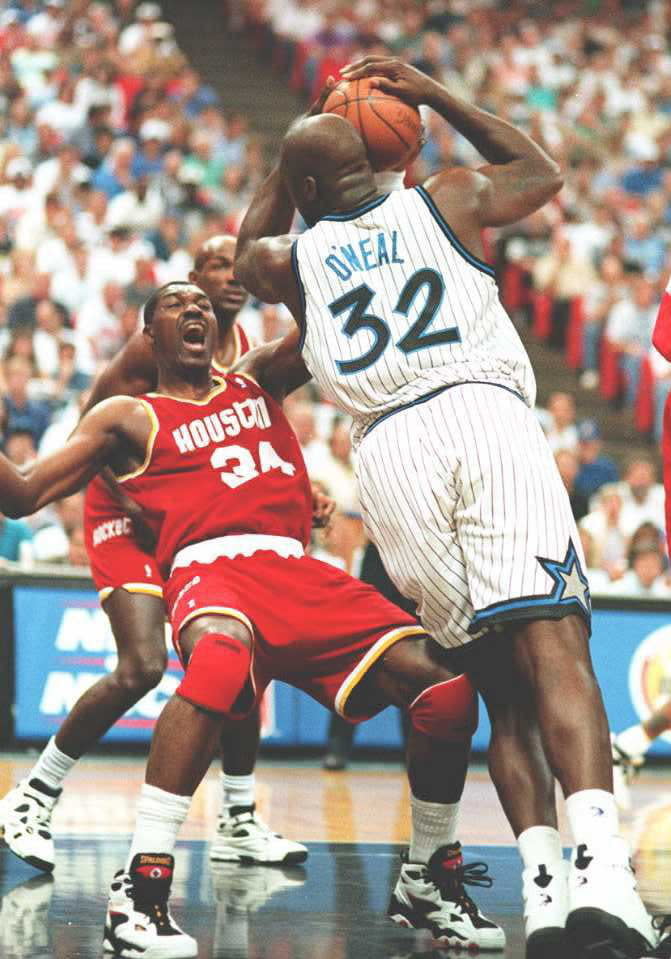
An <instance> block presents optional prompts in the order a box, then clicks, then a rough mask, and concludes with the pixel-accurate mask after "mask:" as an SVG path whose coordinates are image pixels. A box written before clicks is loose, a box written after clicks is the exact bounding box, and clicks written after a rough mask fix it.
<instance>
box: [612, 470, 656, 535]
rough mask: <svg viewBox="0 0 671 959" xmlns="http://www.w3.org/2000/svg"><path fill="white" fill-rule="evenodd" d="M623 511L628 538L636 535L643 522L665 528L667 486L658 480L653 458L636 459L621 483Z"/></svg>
mask: <svg viewBox="0 0 671 959" xmlns="http://www.w3.org/2000/svg"><path fill="white" fill-rule="evenodd" d="M620 490H621V496H622V512H621V514H620V521H619V525H620V529H621V530H622V533H623V535H624V536H626V537H630V536H633V534H634V533H635V531H636V530H637V529H638V528H639V527H640V526H641V525H642V524H643V523H652V524H653V525H654V526H655V527H656V528H657V529H663V528H664V487H663V486H662V484H661V483H658V482H657V469H656V466H655V464H654V463H653V462H652V460H649V459H643V458H637V459H634V460H632V461H631V462H630V463H629V465H628V467H627V470H626V472H625V474H624V481H623V482H622V483H621V484H620Z"/></svg>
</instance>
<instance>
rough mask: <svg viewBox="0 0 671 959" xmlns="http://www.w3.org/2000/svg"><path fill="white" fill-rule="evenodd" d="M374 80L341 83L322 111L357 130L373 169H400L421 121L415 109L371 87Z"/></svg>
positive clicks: (414, 144) (413, 147)
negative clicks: (342, 119) (343, 119)
mask: <svg viewBox="0 0 671 959" xmlns="http://www.w3.org/2000/svg"><path fill="white" fill-rule="evenodd" d="M373 79H375V78H374V77H364V78H363V79H360V80H343V81H342V83H339V84H338V85H337V87H335V89H334V90H333V91H332V92H331V93H330V94H329V96H328V98H327V100H326V102H325V103H324V107H323V112H324V113H335V114H337V115H338V116H339V117H344V118H345V119H346V120H349V122H350V123H351V124H352V126H354V127H356V129H357V130H358V131H359V133H360V134H361V138H362V140H363V142H364V143H365V145H366V149H367V150H368V156H369V158H370V162H371V166H372V167H373V169H374V170H391V169H393V168H395V167H402V166H403V165H404V161H406V160H408V159H409V158H410V156H411V155H412V153H413V152H414V151H415V150H416V148H417V145H418V143H419V139H420V136H421V133H422V121H421V119H420V116H419V111H418V110H417V108H416V107H413V106H410V105H409V104H407V103H404V102H403V100H399V99H398V97H394V96H392V95H391V94H389V93H384V92H383V91H382V90H379V89H378V88H377V87H374V86H373V87H371V82H372V80H373Z"/></svg>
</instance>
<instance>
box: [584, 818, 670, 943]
mask: <svg viewBox="0 0 671 959" xmlns="http://www.w3.org/2000/svg"><path fill="white" fill-rule="evenodd" d="M566 930H567V933H568V936H569V941H570V942H572V944H573V947H574V949H576V950H578V949H582V950H584V952H585V953H586V954H587V955H589V957H590V959H639V957H641V956H645V955H648V954H650V953H652V955H654V951H655V948H656V947H657V944H658V942H659V931H658V929H657V928H655V926H654V925H653V921H652V917H651V916H650V915H649V914H648V913H647V912H646V909H645V906H644V905H643V903H642V901H641V897H640V895H639V893H638V889H637V888H636V876H635V874H634V870H633V868H632V866H631V862H630V860H629V847H628V845H627V843H626V842H625V841H624V839H621V838H620V837H618V836H614V837H613V838H612V839H610V840H609V841H608V843H607V844H606V845H604V846H596V845H595V846H588V845H586V844H582V845H580V846H578V848H577V849H576V850H575V852H574V854H573V857H572V861H571V866H570V870H569V914H568V918H567V920H566Z"/></svg>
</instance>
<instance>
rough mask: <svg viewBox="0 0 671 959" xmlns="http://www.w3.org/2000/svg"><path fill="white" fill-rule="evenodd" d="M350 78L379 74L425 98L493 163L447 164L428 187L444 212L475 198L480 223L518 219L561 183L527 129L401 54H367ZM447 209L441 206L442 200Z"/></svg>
mask: <svg viewBox="0 0 671 959" xmlns="http://www.w3.org/2000/svg"><path fill="white" fill-rule="evenodd" d="M342 74H343V76H344V77H345V78H346V79H347V80H353V79H357V78H358V77H371V76H374V77H379V80H378V81H377V85H378V86H379V88H380V89H381V90H383V91H384V92H386V93H391V94H394V95H395V96H397V97H399V98H400V99H402V100H405V101H406V102H408V103H412V104H413V105H414V106H418V105H419V104H426V105H427V106H429V107H431V108H432V109H433V110H435V111H436V113H438V114H440V116H442V117H443V119H445V120H447V122H448V123H450V124H451V125H452V126H453V127H454V128H455V130H457V131H458V132H459V133H461V134H462V135H463V136H464V137H466V139H467V140H468V141H469V142H470V143H472V144H473V146H474V147H475V148H476V150H478V152H479V153H480V154H481V155H482V156H483V157H484V158H485V160H487V162H488V164H489V166H484V167H480V169H479V170H477V171H476V170H466V169H460V170H446V171H445V172H443V173H439V174H437V175H436V176H434V177H431V179H430V180H429V181H427V183H426V189H427V190H428V191H429V192H430V193H431V195H432V197H433V199H434V201H435V202H436V203H437V205H438V207H439V209H440V210H441V212H446V213H447V212H448V210H450V211H452V210H453V209H454V207H455V206H456V205H458V197H459V196H461V197H462V198H463V200H462V202H464V203H468V204H471V206H472V212H473V213H474V214H475V216H476V217H477V219H478V221H479V223H480V225H481V226H503V225H504V224H506V223H514V222H515V221H516V220H520V219H522V218H523V217H525V216H528V215H529V214H530V213H533V212H534V210H537V209H539V208H540V207H541V206H543V205H544V204H545V203H547V201H548V200H549V199H551V198H552V197H553V196H554V195H555V193H557V192H558V191H559V190H560V189H561V187H562V183H563V180H562V176H561V171H560V168H559V165H558V164H557V163H555V161H554V160H553V159H552V158H551V157H550V156H548V154H547V153H546V152H545V151H544V150H543V149H542V148H541V147H540V146H539V145H538V144H537V143H534V141H533V140H532V139H531V137H528V136H527V135H526V133H523V132H522V131H521V130H518V129H517V128H516V127H514V126H512V124H510V123H508V122H507V121H505V120H500V119H499V118H498V117H495V116H494V115H493V114H492V113H488V112H487V111H486V110H480V109H479V108H478V107H476V106H474V105H473V104H471V103H468V102H467V101H466V100H462V99H461V98H459V97H455V96H452V94H451V93H450V92H449V91H448V90H447V89H446V88H445V87H444V86H442V84H440V83H437V82H436V81H435V80H432V79H431V77H428V76H427V75H426V74H424V73H422V72H421V71H420V70H417V69H415V67H411V66H410V65H409V64H407V63H404V62H403V61H402V60H398V59H396V58H391V57H379V56H369V57H364V58H363V59H362V60H359V61H358V62H356V63H353V64H351V65H349V66H347V67H345V68H344V70H343V71H342ZM444 204H445V206H446V207H447V209H445V210H443V205H444Z"/></svg>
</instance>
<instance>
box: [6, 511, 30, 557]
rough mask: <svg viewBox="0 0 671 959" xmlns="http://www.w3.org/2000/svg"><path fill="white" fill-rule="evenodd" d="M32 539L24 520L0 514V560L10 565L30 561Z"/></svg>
mask: <svg viewBox="0 0 671 959" xmlns="http://www.w3.org/2000/svg"><path fill="white" fill-rule="evenodd" d="M32 539H33V532H32V530H31V528H30V526H28V524H27V523H26V521H25V520H23V519H10V518H9V517H8V516H3V515H2V514H1V513H0V558H2V559H4V560H9V561H10V562H12V563H17V562H19V561H21V562H26V561H30V557H31V555H32V551H31V545H30V544H31V543H32ZM26 547H27V548H26Z"/></svg>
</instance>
